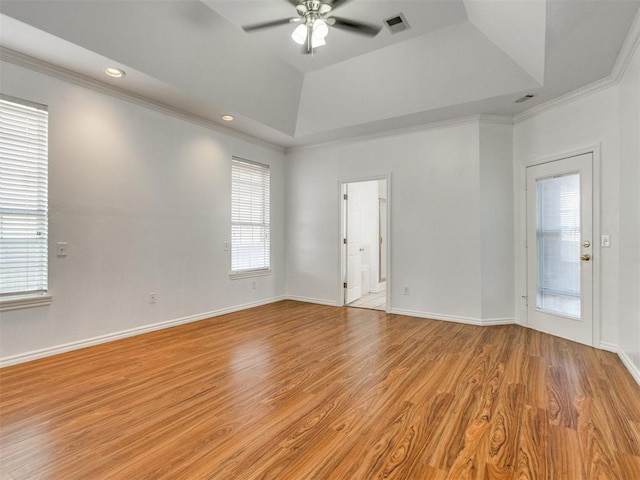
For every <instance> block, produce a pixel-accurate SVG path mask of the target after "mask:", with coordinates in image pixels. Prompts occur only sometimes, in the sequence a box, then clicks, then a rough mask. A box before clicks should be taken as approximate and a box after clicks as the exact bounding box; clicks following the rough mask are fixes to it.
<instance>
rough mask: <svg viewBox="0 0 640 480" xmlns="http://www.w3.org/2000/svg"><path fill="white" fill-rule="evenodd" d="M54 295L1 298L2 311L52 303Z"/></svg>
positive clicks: (0, 309)
mask: <svg viewBox="0 0 640 480" xmlns="http://www.w3.org/2000/svg"><path fill="white" fill-rule="evenodd" d="M52 301H53V296H52V295H15V296H9V297H1V298H0V312H7V311H9V310H20V309H22V308H32V307H43V306H45V305H50V304H51V302H52Z"/></svg>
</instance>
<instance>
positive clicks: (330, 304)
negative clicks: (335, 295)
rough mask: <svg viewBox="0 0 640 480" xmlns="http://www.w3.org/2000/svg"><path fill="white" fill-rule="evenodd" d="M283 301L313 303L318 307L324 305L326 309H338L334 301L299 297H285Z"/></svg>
mask: <svg viewBox="0 0 640 480" xmlns="http://www.w3.org/2000/svg"><path fill="white" fill-rule="evenodd" d="M285 300H293V301H295V302H304V303H315V304H318V305H326V306H328V307H339V306H340V305H338V303H337V302H336V301H335V300H325V299H322V298H311V297H301V296H299V295H286V296H285Z"/></svg>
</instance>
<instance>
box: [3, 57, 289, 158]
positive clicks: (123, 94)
mask: <svg viewBox="0 0 640 480" xmlns="http://www.w3.org/2000/svg"><path fill="white" fill-rule="evenodd" d="M0 60H1V61H4V62H7V63H11V64H14V65H17V66H19V67H24V68H27V69H29V70H33V71H35V72H38V73H42V74H44V75H48V76H50V77H54V78H57V79H59V80H63V81H65V82H68V83H71V84H74V85H77V86H79V87H83V88H87V89H89V90H93V91H94V92H97V93H101V94H103V95H109V96H111V97H114V98H117V99H119V100H123V101H126V102H129V103H132V104H134V105H137V106H139V107H143V108H147V109H149V110H153V111H155V112H158V113H162V114H164V115H168V116H171V117H174V118H177V119H180V120H184V121H186V122H189V123H192V124H194V125H198V126H200V127H204V128H207V129H209V130H214V131H216V132H219V133H223V134H225V135H229V136H231V137H235V138H238V139H240V140H244V141H246V142H249V143H252V144H254V145H257V146H260V147H265V148H268V149H270V150H274V151H276V152H278V153H285V149H284V148H283V147H282V146H280V145H276V144H273V143H271V142H267V141H266V140H262V139H260V138H257V137H254V136H253V135H249V134H247V133H242V132H239V131H237V130H234V129H232V128H229V127H225V126H224V125H220V124H218V123H216V122H214V121H212V120H209V119H207V118H205V117H201V116H199V115H194V114H192V113H189V112H187V111H185V110H182V109H179V108H176V107H173V106H171V105H167V104H164V103H162V102H158V101H156V100H152V99H150V98H148V97H145V96H143V95H138V94H136V93H131V92H129V91H127V90H124V89H121V88H118V87H115V86H113V85H109V84H108V83H104V82H101V81H99V80H96V79H94V78H91V77H88V76H86V75H82V74H80V73H77V72H74V71H72V70H68V69H66V68H63V67H60V66H58V65H54V64H52V63H49V62H45V61H43V60H40V59H37V58H34V57H31V56H29V55H25V54H23V53H19V52H16V51H15V50H11V49H9V48H6V47H2V46H0Z"/></svg>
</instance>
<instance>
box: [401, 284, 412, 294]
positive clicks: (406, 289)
mask: <svg viewBox="0 0 640 480" xmlns="http://www.w3.org/2000/svg"><path fill="white" fill-rule="evenodd" d="M403 295H411V288H410V287H408V286H406V285H405V287H404V292H403Z"/></svg>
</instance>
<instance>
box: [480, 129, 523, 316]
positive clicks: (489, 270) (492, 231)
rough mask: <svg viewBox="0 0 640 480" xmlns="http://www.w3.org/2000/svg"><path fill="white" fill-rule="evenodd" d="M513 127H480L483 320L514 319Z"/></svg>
mask: <svg viewBox="0 0 640 480" xmlns="http://www.w3.org/2000/svg"><path fill="white" fill-rule="evenodd" d="M512 199H513V127H512V126H511V125H501V124H491V123H481V124H480V215H481V222H480V227H481V240H482V251H481V255H480V259H481V268H482V272H481V274H482V282H481V288H482V318H500V317H505V316H506V317H507V318H510V319H512V318H514V308H515V306H514V299H513V296H514V281H513V258H514V257H513V255H514V242H513V232H514V226H513V200H512Z"/></svg>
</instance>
